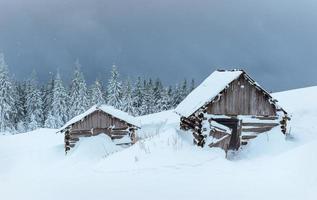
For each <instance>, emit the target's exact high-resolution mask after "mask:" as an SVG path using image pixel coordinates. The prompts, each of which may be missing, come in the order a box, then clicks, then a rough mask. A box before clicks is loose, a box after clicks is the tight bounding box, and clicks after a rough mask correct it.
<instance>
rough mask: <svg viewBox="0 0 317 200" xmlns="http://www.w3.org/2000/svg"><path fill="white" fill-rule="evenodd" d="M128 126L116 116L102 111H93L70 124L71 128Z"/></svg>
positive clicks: (88, 128)
mask: <svg viewBox="0 0 317 200" xmlns="http://www.w3.org/2000/svg"><path fill="white" fill-rule="evenodd" d="M109 127H116V128H124V127H126V128H128V124H127V123H126V122H124V121H121V120H119V119H117V118H114V117H112V116H111V115H108V114H106V113H104V112H102V111H99V110H97V111H95V112H93V113H91V114H90V115H88V116H86V117H85V118H84V119H83V120H81V121H78V122H76V123H75V124H73V126H72V130H90V129H95V128H99V129H102V128H109Z"/></svg>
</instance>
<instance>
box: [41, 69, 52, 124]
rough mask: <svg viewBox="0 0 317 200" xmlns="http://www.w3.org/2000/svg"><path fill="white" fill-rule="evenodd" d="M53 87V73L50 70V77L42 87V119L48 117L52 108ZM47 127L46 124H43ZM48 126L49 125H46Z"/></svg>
mask: <svg viewBox="0 0 317 200" xmlns="http://www.w3.org/2000/svg"><path fill="white" fill-rule="evenodd" d="M53 87H54V75H53V73H51V72H50V78H49V80H48V82H47V84H46V85H45V86H44V89H43V92H42V93H43V97H42V99H43V115H44V121H46V119H47V118H48V115H49V113H50V111H51V110H52V100H53ZM45 127H48V126H45ZM48 128H50V127H48Z"/></svg>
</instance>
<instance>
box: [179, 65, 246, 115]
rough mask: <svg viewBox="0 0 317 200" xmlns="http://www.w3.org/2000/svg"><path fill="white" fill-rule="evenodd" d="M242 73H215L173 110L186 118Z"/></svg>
mask: <svg viewBox="0 0 317 200" xmlns="http://www.w3.org/2000/svg"><path fill="white" fill-rule="evenodd" d="M242 73H243V71H239V70H237V71H215V72H213V73H212V74H211V75H210V76H209V77H208V78H206V79H205V80H204V81H203V82H202V83H201V84H200V85H199V86H198V87H197V88H195V89H194V90H193V91H192V92H191V93H190V94H189V95H188V96H187V97H186V98H185V99H184V100H183V101H182V102H181V103H180V104H179V105H178V106H177V108H176V109H175V111H176V113H178V114H180V115H181V116H184V117H188V116H190V115H191V114H193V113H194V112H195V111H197V110H198V109H199V108H200V107H202V106H203V105H205V104H206V103H207V102H209V101H211V100H212V99H213V98H214V97H216V96H217V95H218V94H219V93H220V92H221V91H222V90H223V89H225V88H226V87H227V86H228V85H229V84H230V83H231V82H232V81H234V80H235V79H237V78H238V77H239V76H240V75H241V74H242Z"/></svg>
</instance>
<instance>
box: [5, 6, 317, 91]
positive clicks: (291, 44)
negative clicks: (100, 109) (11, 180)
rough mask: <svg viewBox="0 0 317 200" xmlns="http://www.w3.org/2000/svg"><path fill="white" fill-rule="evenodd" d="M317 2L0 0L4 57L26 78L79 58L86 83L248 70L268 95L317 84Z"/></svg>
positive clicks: (62, 68) (43, 76)
mask: <svg viewBox="0 0 317 200" xmlns="http://www.w3.org/2000/svg"><path fill="white" fill-rule="evenodd" d="M316 36H317V3H315V2H314V1H312V0H302V1H293V0H287V1H286V0H279V1H276V0H267V1H264V0H263V1H254V0H210V1H206V0H200V1H194V0H191V1H190V0H160V1H155V0H124V1H123V0H54V1H53V0H46V1H43V0H28V1H25V0H0V50H1V51H3V52H4V53H5V54H6V57H7V62H8V64H9V65H10V69H11V71H12V72H13V73H14V74H15V75H16V76H17V77H18V78H23V77H25V75H26V74H27V73H28V72H30V71H31V70H32V68H35V69H36V70H37V71H38V74H39V75H40V76H41V79H42V80H45V79H46V78H47V76H48V72H49V71H55V69H56V68H57V67H58V68H59V69H60V71H62V72H63V75H64V77H65V78H68V77H69V75H70V72H71V71H72V69H73V67H74V65H73V63H74V62H75V60H76V59H77V58H78V59H79V61H80V62H81V64H82V69H83V71H84V72H85V75H86V76H87V78H88V79H89V80H90V81H92V80H94V79H95V78H96V77H98V78H103V79H105V77H104V76H107V75H108V74H106V69H105V68H107V70H108V71H109V69H110V66H111V65H112V64H113V63H115V64H117V65H118V66H119V69H120V71H121V73H122V74H123V76H128V75H131V76H137V75H142V76H143V75H145V76H152V77H156V76H159V77H160V78H161V79H163V80H164V81H165V82H168V83H175V81H179V80H181V79H183V78H192V77H193V78H195V79H196V80H197V82H200V81H201V80H202V79H203V78H205V77H206V76H207V75H208V74H209V73H211V72H212V71H213V70H214V69H216V68H235V67H236V68H245V69H246V70H247V71H249V72H250V73H251V75H252V76H253V77H254V78H255V79H257V80H258V81H259V82H260V83H262V84H263V85H265V86H266V87H267V88H268V89H269V90H282V89H288V88H296V87H303V86H307V85H314V84H315V85H316V84H317V79H316V78H315V74H316V73H317V67H316V65H317V61H316V58H317V49H316V46H317V37H316Z"/></svg>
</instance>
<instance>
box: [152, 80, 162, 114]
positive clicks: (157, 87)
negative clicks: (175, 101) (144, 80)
mask: <svg viewBox="0 0 317 200" xmlns="http://www.w3.org/2000/svg"><path fill="white" fill-rule="evenodd" d="M162 92H163V85H162V82H161V81H160V79H156V81H155V84H154V87H153V98H154V99H153V101H154V102H153V103H154V104H153V112H160V111H162V105H161V99H162Z"/></svg>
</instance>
